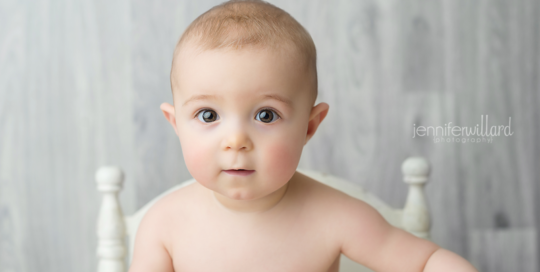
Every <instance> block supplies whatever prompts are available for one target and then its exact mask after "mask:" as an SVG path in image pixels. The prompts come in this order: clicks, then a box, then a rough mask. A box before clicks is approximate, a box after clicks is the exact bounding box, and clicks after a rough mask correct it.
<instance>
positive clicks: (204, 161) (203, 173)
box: [182, 144, 212, 181]
mask: <svg viewBox="0 0 540 272" xmlns="http://www.w3.org/2000/svg"><path fill="white" fill-rule="evenodd" d="M182 152H183V153H184V161H185V163H186V167H187V168H188V171H189V173H190V174H191V176H193V178H195V179H196V180H197V181H204V180H208V179H209V178H210V175H211V171H209V169H208V168H209V167H211V165H212V164H211V161H209V160H210V158H208V157H209V155H208V152H209V150H206V149H205V148H204V147H201V146H197V145H194V144H191V145H186V146H185V147H184V146H182Z"/></svg>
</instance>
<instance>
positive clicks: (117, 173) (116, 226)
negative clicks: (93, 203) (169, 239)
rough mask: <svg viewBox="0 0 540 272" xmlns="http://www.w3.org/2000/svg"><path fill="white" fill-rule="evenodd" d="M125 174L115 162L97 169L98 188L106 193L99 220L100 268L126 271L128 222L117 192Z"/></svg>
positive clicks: (104, 271) (99, 269) (98, 269)
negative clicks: (112, 164) (125, 242)
mask: <svg viewBox="0 0 540 272" xmlns="http://www.w3.org/2000/svg"><path fill="white" fill-rule="evenodd" d="M123 181H124V174H123V172H122V170H121V169H120V168H118V167H115V166H105V167H101V168H99V170H98V171H97V172H96V182H97V188H98V190H99V191H100V192H101V193H102V194H103V199H102V201H101V208H100V210H99V217H98V222H97V236H98V247H97V252H96V253H97V257H98V261H99V263H98V268H97V271H98V272H125V270H126V267H125V262H124V258H125V256H126V246H125V244H124V239H125V235H126V226H125V222H124V216H123V214H122V209H121V208H120V203H119V201H118V193H119V192H120V190H121V189H122V183H123Z"/></svg>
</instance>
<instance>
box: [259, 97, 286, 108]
mask: <svg viewBox="0 0 540 272" xmlns="http://www.w3.org/2000/svg"><path fill="white" fill-rule="evenodd" d="M263 99H264V100H267V99H274V100H277V101H280V102H282V103H285V104H286V105H287V106H289V107H291V108H292V102H291V100H289V99H287V98H284V97H282V96H280V95H277V94H265V95H264V98H263Z"/></svg>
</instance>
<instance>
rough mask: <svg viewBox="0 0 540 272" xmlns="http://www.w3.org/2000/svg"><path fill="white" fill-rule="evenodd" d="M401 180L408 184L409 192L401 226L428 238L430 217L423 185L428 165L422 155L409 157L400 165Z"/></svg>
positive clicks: (425, 180)
mask: <svg viewBox="0 0 540 272" xmlns="http://www.w3.org/2000/svg"><path fill="white" fill-rule="evenodd" d="M401 171H402V172H403V181H404V182H405V183H407V184H408V185H409V193H408V195H407V200H406V202H405V208H404V209H403V218H402V224H403V228H404V229H405V230H406V231H408V232H410V233H412V234H414V235H416V236H417V237H420V238H424V239H429V238H430V235H429V231H430V218H429V211H428V208H427V202H426V196H425V194H424V185H425V183H426V182H427V180H428V176H429V173H430V166H429V163H428V161H427V160H426V159H424V158H422V157H410V158H408V159H406V160H405V161H404V162H403V164H402V165H401Z"/></svg>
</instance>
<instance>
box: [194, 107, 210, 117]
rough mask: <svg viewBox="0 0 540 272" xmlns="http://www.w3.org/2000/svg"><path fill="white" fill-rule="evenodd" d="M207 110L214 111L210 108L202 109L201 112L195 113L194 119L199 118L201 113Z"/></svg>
mask: <svg viewBox="0 0 540 272" xmlns="http://www.w3.org/2000/svg"><path fill="white" fill-rule="evenodd" d="M205 110H213V109H210V108H202V109H200V110H198V111H197V112H195V115H193V118H198V116H199V113H201V112H203V111H205Z"/></svg>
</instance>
